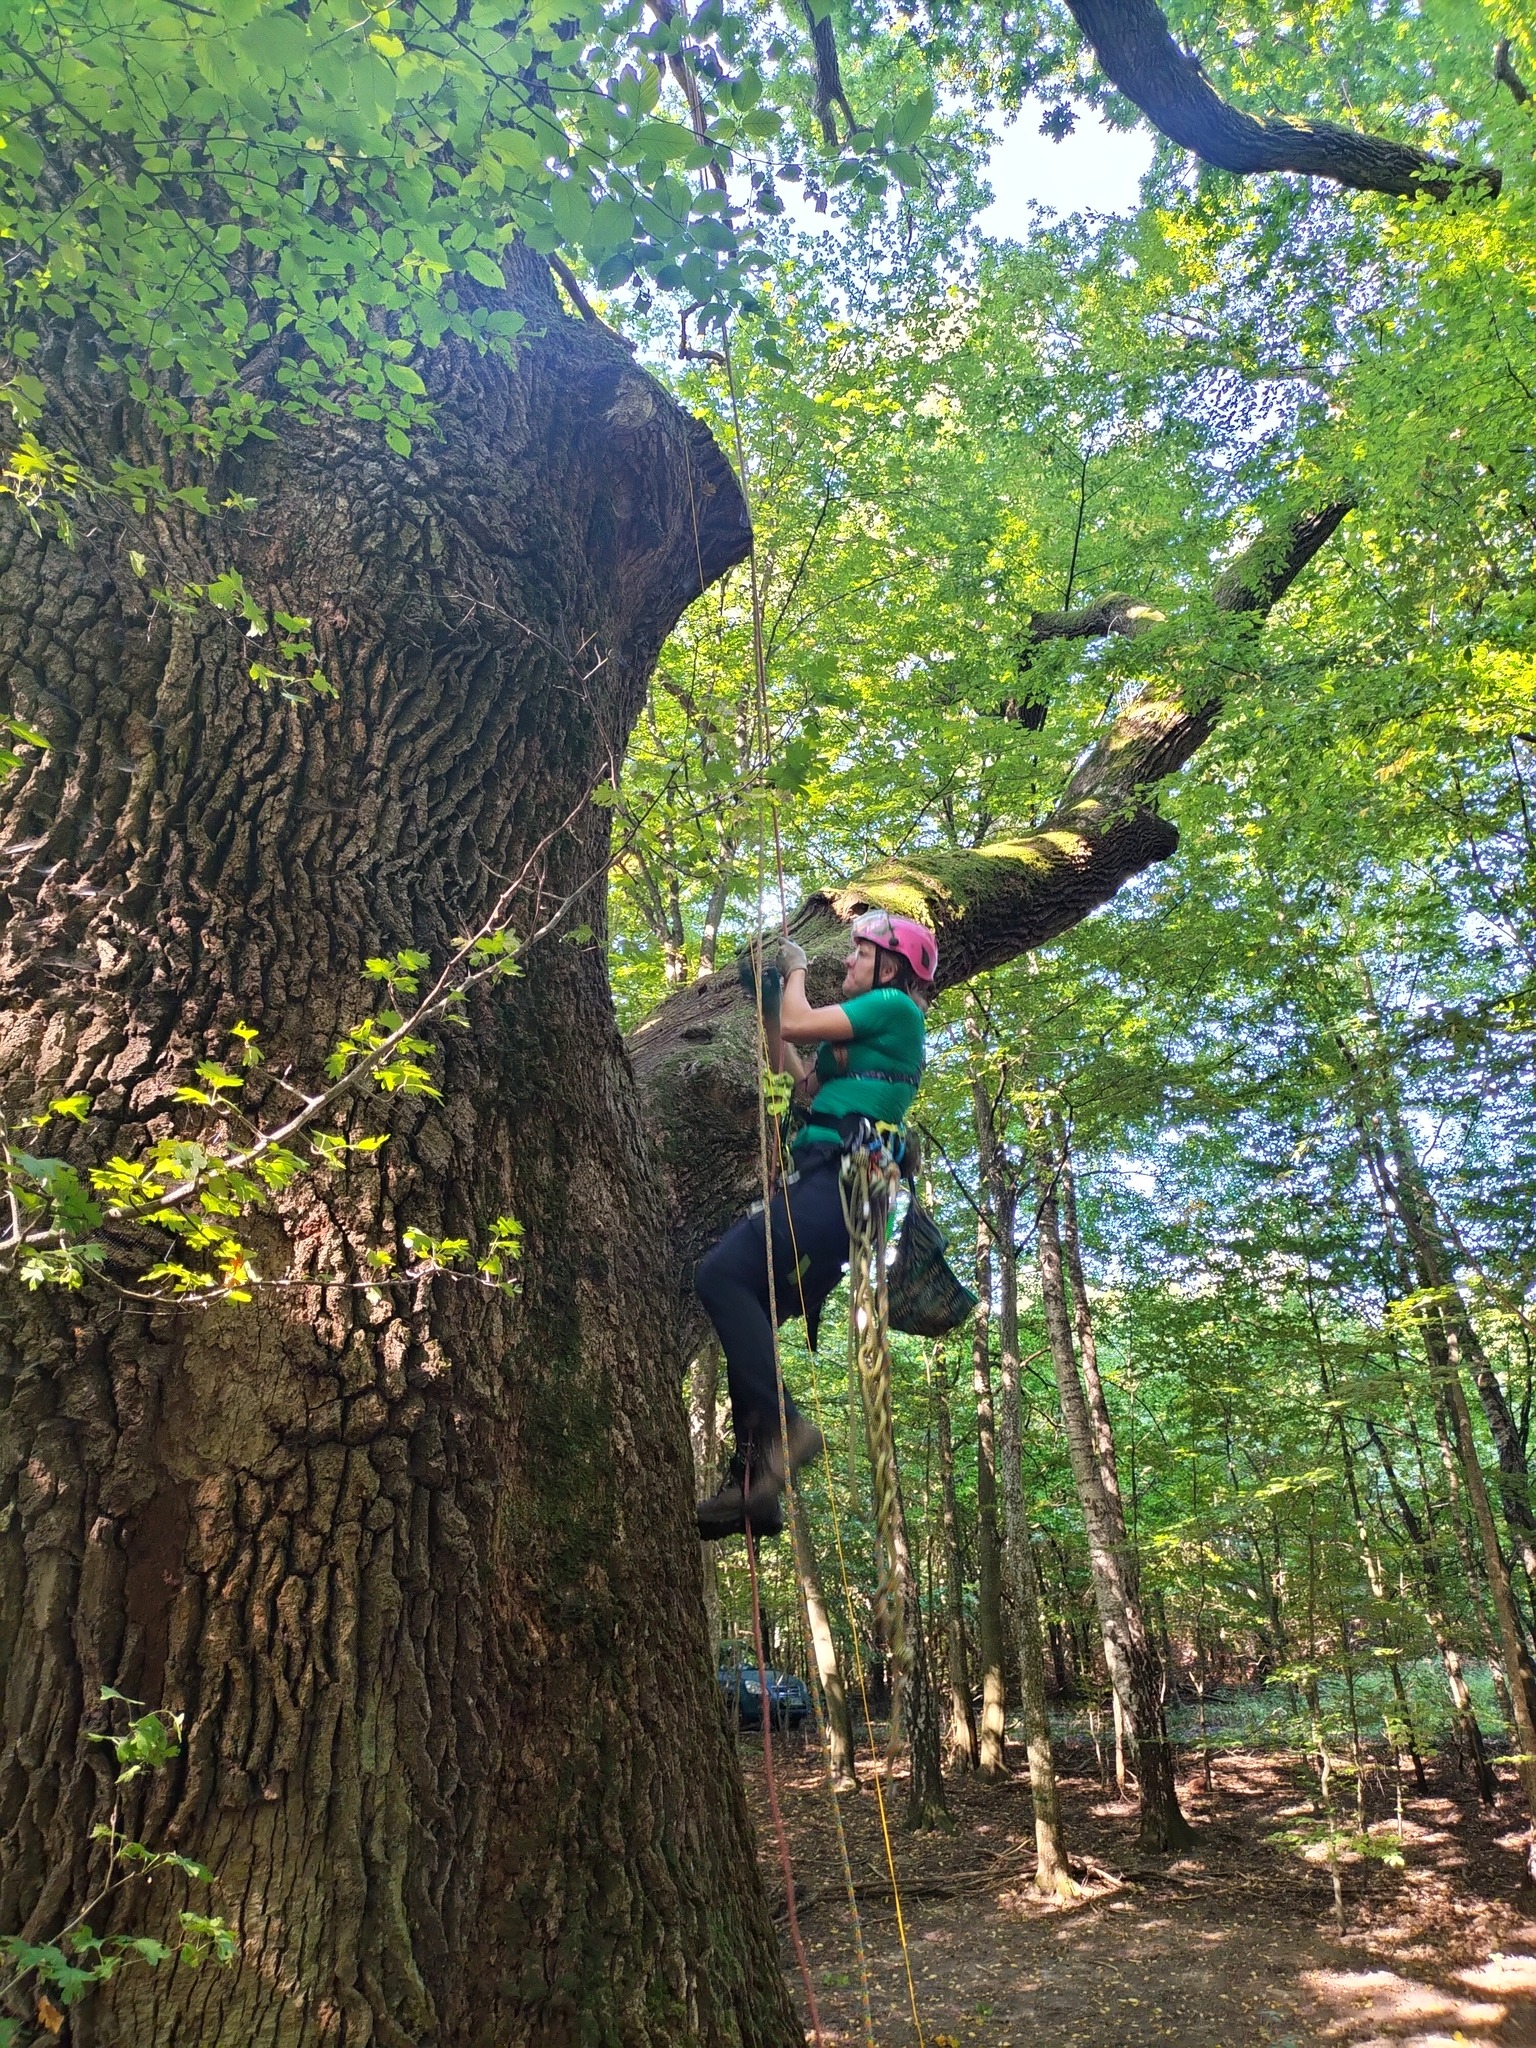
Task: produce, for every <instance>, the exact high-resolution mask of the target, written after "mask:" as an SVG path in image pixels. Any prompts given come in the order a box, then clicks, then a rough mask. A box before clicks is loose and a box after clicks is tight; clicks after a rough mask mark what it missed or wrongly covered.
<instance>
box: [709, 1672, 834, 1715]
mask: <svg viewBox="0 0 1536 2048" xmlns="http://www.w3.org/2000/svg"><path fill="white" fill-rule="evenodd" d="M766 1676H767V1679H768V1711H769V1714H770V1715H771V1717H772V1726H773V1727H775V1728H780V1729H784V1728H799V1727H801V1726H803V1724H804V1723H805V1722H806V1721H807V1720H808V1719H809V1718H810V1712H811V1695H810V1692H809V1691H808V1689H807V1687H806V1684H805V1681H804V1680H803V1679H800V1678H796V1677H795V1675H794V1673H793V1672H790V1671H775V1670H774V1668H773V1666H772V1665H771V1664H770V1665H769V1667H768V1670H767V1673H766ZM715 1677H716V1680H717V1681H718V1683H719V1686H720V1693H721V1697H722V1698H723V1699H724V1701H725V1707H726V1712H727V1713H728V1714H730V1715H731V1716H732V1718H733V1719H734V1720H735V1721H736V1722H737V1724H738V1725H739V1726H740V1727H742V1728H761V1727H762V1725H763V1688H762V1683H761V1681H760V1680H759V1678H758V1673H757V1666H756V1665H755V1664H722V1665H721V1666H720V1668H719V1669H718V1670H717V1671H716V1673H715Z"/></svg>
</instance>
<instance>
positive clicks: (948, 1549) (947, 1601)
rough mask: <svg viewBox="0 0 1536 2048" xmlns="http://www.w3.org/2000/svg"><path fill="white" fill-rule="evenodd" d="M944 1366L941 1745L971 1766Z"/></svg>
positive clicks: (940, 1421)
mask: <svg viewBox="0 0 1536 2048" xmlns="http://www.w3.org/2000/svg"><path fill="white" fill-rule="evenodd" d="M947 1370H948V1369H947V1367H946V1365H945V1363H944V1360H943V1358H942V1356H941V1357H940V1358H938V1359H937V1360H936V1361H935V1363H934V1373H933V1405H934V1420H935V1422H936V1424H937V1426H938V1439H939V1483H940V1499H941V1504H942V1508H943V1526H944V1647H945V1654H946V1663H947V1666H948V1675H949V1718H948V1724H947V1729H946V1746H947V1749H948V1755H949V1761H950V1763H951V1764H952V1765H954V1766H955V1767H956V1768H959V1769H964V1770H968V1771H974V1770H975V1768H976V1766H977V1763H978V1762H979V1761H980V1749H979V1745H978V1742H977V1736H976V1713H975V1709H974V1708H973V1707H972V1705H971V1674H970V1670H969V1666H968V1660H967V1658H966V1654H965V1577H964V1573H963V1571H962V1568H961V1560H960V1516H959V1512H958V1509H957V1508H956V1505H955V1447H954V1438H953V1435H952V1432H951V1427H950V1417H949V1386H948V1383H947Z"/></svg>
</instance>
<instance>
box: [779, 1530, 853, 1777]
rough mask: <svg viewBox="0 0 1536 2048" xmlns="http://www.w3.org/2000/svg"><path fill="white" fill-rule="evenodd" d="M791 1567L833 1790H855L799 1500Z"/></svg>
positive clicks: (844, 1714) (833, 1652)
mask: <svg viewBox="0 0 1536 2048" xmlns="http://www.w3.org/2000/svg"><path fill="white" fill-rule="evenodd" d="M792 1519H793V1523H794V1539H793V1540H794V1546H795V1570H796V1571H797V1572H798V1573H799V1576H800V1594H801V1598H802V1599H803V1600H804V1602H805V1613H806V1620H807V1622H808V1623H809V1625H810V1636H811V1653H812V1655H813V1656H814V1657H815V1659H816V1676H817V1678H818V1680H819V1681H820V1684H821V1697H822V1700H823V1702H824V1704H825V1707H826V1716H827V1752H828V1758H829V1761H830V1764H831V1771H832V1789H833V1790H834V1791H835V1792H857V1791H858V1789H859V1781H858V1777H857V1776H856V1774H855V1772H854V1768H853V1723H852V1721H851V1720H850V1718H849V1714H848V1692H847V1688H846V1687H845V1686H844V1684H843V1673H842V1666H841V1665H840V1664H839V1662H838V1656H837V1644H836V1641H835V1640H834V1638H833V1635H832V1622H831V1618H830V1617H829V1615H828V1613H827V1603H826V1601H825V1599H824V1598H823V1597H822V1591H821V1573H820V1571H819V1569H818V1568H817V1563H816V1551H815V1547H814V1545H813V1544H812V1542H811V1531H810V1526H809V1520H808V1517H807V1515H806V1512H805V1504H804V1502H803V1501H799V1502H797V1503H796V1507H795V1513H794V1516H793V1518H792Z"/></svg>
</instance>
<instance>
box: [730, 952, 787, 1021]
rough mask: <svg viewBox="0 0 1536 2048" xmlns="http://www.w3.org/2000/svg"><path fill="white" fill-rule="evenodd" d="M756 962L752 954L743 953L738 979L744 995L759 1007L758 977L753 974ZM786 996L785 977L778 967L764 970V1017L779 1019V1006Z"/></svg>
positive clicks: (737, 965)
mask: <svg viewBox="0 0 1536 2048" xmlns="http://www.w3.org/2000/svg"><path fill="white" fill-rule="evenodd" d="M755 965H756V962H755V959H754V957H753V955H752V954H751V953H743V954H742V956H741V958H740V960H739V961H738V962H737V963H736V978H737V980H738V981H739V982H740V983H741V988H742V993H743V994H744V995H745V996H746V998H747V1000H748V1001H749V1002H750V1003H751V1004H752V1007H753V1008H754V1009H756V1007H757V977H756V975H755V974H754V973H753V968H754V967H755ZM783 996H784V977H783V975H782V974H780V972H779V970H778V968H777V967H765V968H764V969H763V1016H764V1017H765V1018H770V1017H777V1016H778V1014H779V1005H780V1003H781V1002H782V1000H783Z"/></svg>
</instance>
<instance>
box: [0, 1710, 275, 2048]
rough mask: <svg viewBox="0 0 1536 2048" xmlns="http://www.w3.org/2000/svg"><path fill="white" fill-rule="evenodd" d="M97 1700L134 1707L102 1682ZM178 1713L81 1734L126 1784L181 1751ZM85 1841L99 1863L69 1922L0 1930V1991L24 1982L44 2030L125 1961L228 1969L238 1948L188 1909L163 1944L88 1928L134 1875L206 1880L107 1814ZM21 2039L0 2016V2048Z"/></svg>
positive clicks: (205, 1873)
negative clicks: (106, 1755)
mask: <svg viewBox="0 0 1536 2048" xmlns="http://www.w3.org/2000/svg"><path fill="white" fill-rule="evenodd" d="M101 1698H102V1701H103V1703H104V1704H107V1705H109V1706H122V1707H126V1708H129V1709H132V1708H134V1707H137V1706H141V1705H142V1702H141V1701H139V1700H130V1699H128V1698H126V1696H125V1695H124V1694H122V1693H120V1692H118V1691H116V1690H115V1689H114V1688H113V1687H112V1686H110V1685H104V1686H103V1687H102V1689H101ZM182 1718H183V1717H182V1716H181V1715H180V1714H170V1713H167V1712H165V1711H164V1710H163V1709H161V1708H152V1709H150V1710H149V1711H148V1712H146V1713H140V1714H136V1715H135V1714H133V1713H131V1712H130V1714H129V1718H128V1725H127V1727H126V1728H125V1729H122V1730H120V1731H113V1730H110V1729H109V1730H108V1731H106V1732H105V1733H96V1732H90V1738H89V1739H90V1740H91V1741H93V1742H101V1743H105V1744H107V1745H109V1746H110V1748H111V1749H112V1752H113V1755H114V1757H115V1758H116V1761H117V1782H118V1784H119V1785H127V1784H130V1783H131V1782H132V1781H133V1780H134V1779H135V1778H137V1777H139V1776H140V1775H142V1774H143V1773H144V1772H146V1771H157V1770H161V1769H163V1768H164V1766H165V1765H167V1764H169V1763H172V1762H174V1761H175V1759H176V1758H177V1757H178V1756H179V1755H180V1754H181V1733H182ZM91 1840H92V1841H93V1842H101V1843H104V1844H105V1845H106V1863H105V1868H104V1871H103V1873H102V1875H101V1878H100V1881H99V1882H98V1883H97V1884H96V1886H95V1888H94V1890H93V1892H92V1894H91V1897H90V1898H89V1899H88V1900H87V1902H86V1903H85V1905H84V1906H82V1907H81V1909H80V1911H79V1912H78V1913H77V1914H76V1915H75V1917H74V1918H73V1919H72V1920H71V1921H70V1922H69V1924H68V1925H67V1926H66V1927H64V1928H62V1929H61V1930H60V1931H59V1933H58V1934H57V1935H55V1937H54V1938H53V1939H52V1940H51V1941H40V1942H33V1941H24V1940H23V1939H22V1938H21V1936H19V1935H15V1934H5V1935H0V1957H3V1958H4V1960H5V1962H6V1964H7V1965H8V1966H9V1970H10V1975H9V1976H8V1977H7V1978H6V1980H5V1981H4V1983H3V1984H0V1996H4V1997H6V1998H7V1999H8V2000H10V1999H13V1998H15V1997H16V1996H17V1995H18V1994H19V1992H20V1991H21V1989H22V1987H23V1986H25V1987H26V1989H27V1991H28V1993H29V1995H30V1999H31V2002H32V2005H33V2009H34V2011H35V2013H36V2015H37V2018H38V2021H39V2023H40V2024H41V2025H42V2026H43V2027H44V2028H46V2030H47V2031H48V2032H49V2033H51V2034H56V2033H57V2032H58V2031H59V2028H60V2026H61V2025H62V2022H63V2015H64V2014H65V2013H67V2012H68V2011H69V2009H70V2007H71V2006H74V2005H78V2004H79V2002H80V2001H81V2000H82V1999H83V1998H86V1997H88V1996H89V1994H90V1993H91V1992H92V1991H94V1990H96V1988H97V1987H98V1986H99V1985H102V1984H105V1983H106V1982H107V1981H108V1980H109V1979H110V1978H112V1977H115V1976H116V1975H117V1973H118V1971H119V1970H121V1969H123V1968H125V1967H126V1966H127V1965H129V1964H132V1963H144V1964H147V1965H148V1966H149V1967H150V1968H151V1969H155V1968H158V1967H159V1966H160V1965H161V1964H163V1963H169V1962H173V1961H174V1962H179V1963H180V1964H182V1965H183V1967H184V1968H186V1969H189V1970H197V1969H201V1968H202V1966H203V1964H204V1963H209V1962H212V1963H218V1964H221V1965H224V1966H228V1965H229V1964H231V1963H233V1962H234V1960H235V1958H236V1954H237V1952H238V1948H239V1942H238V1938H237V1936H236V1934H235V1932H234V1929H233V1928H231V1927H230V1926H229V1924H228V1923H227V1921H225V1920H223V1919H221V1918H219V1917H217V1916H214V1915H210V1914H207V1913H197V1912H192V1911H188V1910H183V1911H181V1912H179V1913H178V1914H177V1915H176V1925H177V1928H178V1930H179V1932H178V1934H177V1937H176V1939H175V1940H174V1941H172V1942H169V1943H167V1942H164V1941H159V1940H156V1939H155V1938H154V1937H153V1936H151V1935H143V1934H108V1935H98V1934H95V1933H93V1932H92V1929H91V1926H90V1923H89V1920H88V1918H87V1916H88V1915H90V1914H95V1913H98V1912H99V1911H100V1909H101V1907H102V1906H103V1905H104V1904H105V1903H106V1901H107V1900H108V1899H109V1898H112V1897H113V1896H114V1895H115V1894H116V1893H118V1892H120V1891H122V1890H123V1888H124V1887H125V1886H127V1885H130V1884H132V1883H134V1882H135V1881H136V1880H137V1879H138V1878H141V1877H143V1878H151V1877H154V1876H156V1875H160V1874H164V1875H175V1876H178V1877H182V1878H185V1879H187V1880H188V1881H189V1882H190V1883H192V1884H198V1885H211V1884H212V1883H213V1882H214V1877H213V1872H212V1871H211V1870H209V1869H208V1868H207V1867H206V1865H204V1864H201V1863H199V1862H197V1861H196V1860H195V1859H194V1858H193V1857H191V1856H183V1855H181V1854H179V1853H178V1852H177V1851H176V1850H173V1849H150V1848H147V1847H146V1846H145V1845H144V1844H143V1843H142V1842H135V1841H131V1840H130V1839H129V1838H128V1837H127V1836H125V1835H122V1834H120V1833H119V1832H118V1830H117V1827H116V1816H115V1813H114V1818H113V1823H112V1824H111V1825H104V1826H101V1827H97V1828H94V1829H93V1830H92V1833H91ZM21 2038H22V2023H21V2022H20V2021H19V2020H16V2019H11V2018H0V2048H11V2044H12V2043H13V2042H17V2041H19V2040H20V2039H21Z"/></svg>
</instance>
